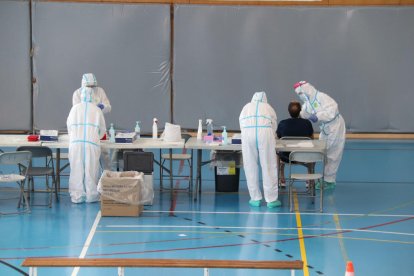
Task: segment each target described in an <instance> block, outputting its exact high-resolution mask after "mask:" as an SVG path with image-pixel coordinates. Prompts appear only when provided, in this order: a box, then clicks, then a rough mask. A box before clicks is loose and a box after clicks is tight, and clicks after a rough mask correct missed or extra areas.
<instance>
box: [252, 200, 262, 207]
mask: <svg viewBox="0 0 414 276" xmlns="http://www.w3.org/2000/svg"><path fill="white" fill-rule="evenodd" d="M261 204H262V202H261V201H260V200H249V205H250V206H252V207H260V205H261Z"/></svg>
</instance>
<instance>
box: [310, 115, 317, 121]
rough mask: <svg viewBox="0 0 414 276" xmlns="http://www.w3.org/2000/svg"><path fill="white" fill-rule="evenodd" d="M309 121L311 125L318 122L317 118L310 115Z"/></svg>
mask: <svg viewBox="0 0 414 276" xmlns="http://www.w3.org/2000/svg"><path fill="white" fill-rule="evenodd" d="M309 120H310V121H311V122H312V123H316V122H317V121H318V117H317V116H316V115H315V114H312V115H310V117H309Z"/></svg>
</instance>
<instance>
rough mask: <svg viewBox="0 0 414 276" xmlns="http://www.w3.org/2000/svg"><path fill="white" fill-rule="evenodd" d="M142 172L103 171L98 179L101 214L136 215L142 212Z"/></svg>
mask: <svg viewBox="0 0 414 276" xmlns="http://www.w3.org/2000/svg"><path fill="white" fill-rule="evenodd" d="M142 183H143V174H142V173H138V172H131V171H130V172H111V171H104V172H103V173H102V176H101V179H100V180H99V189H98V190H100V192H101V214H102V216H121V217H138V216H139V215H140V214H141V212H142V204H141V203H140V199H141V194H140V187H141V185H142Z"/></svg>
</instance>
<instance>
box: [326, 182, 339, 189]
mask: <svg viewBox="0 0 414 276" xmlns="http://www.w3.org/2000/svg"><path fill="white" fill-rule="evenodd" d="M335 186H336V183H335V182H325V183H324V186H323V187H324V188H325V189H335Z"/></svg>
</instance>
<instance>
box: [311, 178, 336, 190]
mask: <svg viewBox="0 0 414 276" xmlns="http://www.w3.org/2000/svg"><path fill="white" fill-rule="evenodd" d="M321 183H322V181H321V180H318V182H316V185H315V189H316V190H320V189H321ZM335 186H336V183H335V182H328V181H323V189H324V190H329V189H335Z"/></svg>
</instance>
